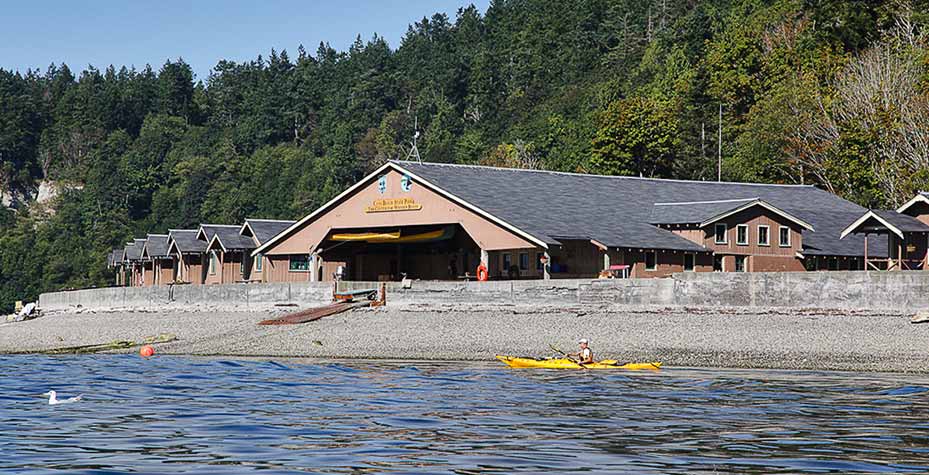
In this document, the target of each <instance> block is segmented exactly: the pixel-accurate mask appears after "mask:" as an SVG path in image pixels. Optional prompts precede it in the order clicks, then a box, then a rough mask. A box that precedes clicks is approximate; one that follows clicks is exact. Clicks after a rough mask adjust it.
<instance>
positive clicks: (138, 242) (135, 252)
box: [124, 239, 145, 261]
mask: <svg viewBox="0 0 929 475" xmlns="http://www.w3.org/2000/svg"><path fill="white" fill-rule="evenodd" d="M142 246H145V239H134V240H133V241H132V243H130V244H127V245H126V247H125V249H124V250H125V258H126V260H127V261H138V260H140V259H142Z"/></svg>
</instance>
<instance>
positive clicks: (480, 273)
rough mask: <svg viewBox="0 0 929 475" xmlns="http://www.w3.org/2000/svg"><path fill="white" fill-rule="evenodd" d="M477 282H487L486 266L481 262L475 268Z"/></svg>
mask: <svg viewBox="0 0 929 475" xmlns="http://www.w3.org/2000/svg"><path fill="white" fill-rule="evenodd" d="M477 280H479V281H481V282H484V281H486V280H487V266H485V265H484V263H483V262H481V263H480V265H478V266H477Z"/></svg>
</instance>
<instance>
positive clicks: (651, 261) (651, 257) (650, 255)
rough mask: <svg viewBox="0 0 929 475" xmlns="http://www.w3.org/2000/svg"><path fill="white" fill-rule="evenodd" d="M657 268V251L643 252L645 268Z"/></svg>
mask: <svg viewBox="0 0 929 475" xmlns="http://www.w3.org/2000/svg"><path fill="white" fill-rule="evenodd" d="M657 269H658V251H646V252H645V270H657Z"/></svg>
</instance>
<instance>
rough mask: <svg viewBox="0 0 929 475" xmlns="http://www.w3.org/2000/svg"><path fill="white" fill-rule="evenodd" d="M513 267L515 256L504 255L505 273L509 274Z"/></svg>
mask: <svg viewBox="0 0 929 475" xmlns="http://www.w3.org/2000/svg"><path fill="white" fill-rule="evenodd" d="M512 265H513V256H511V255H510V253H509V252H505V253H503V271H504V272H508V271H509V270H510V266H512Z"/></svg>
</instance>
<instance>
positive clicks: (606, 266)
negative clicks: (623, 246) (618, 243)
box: [603, 249, 610, 270]
mask: <svg viewBox="0 0 929 475" xmlns="http://www.w3.org/2000/svg"><path fill="white" fill-rule="evenodd" d="M609 269H610V250H609V249H607V250H606V251H603V270H609Z"/></svg>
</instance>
